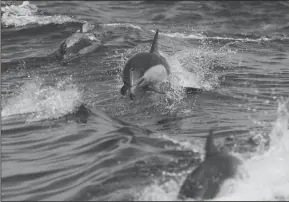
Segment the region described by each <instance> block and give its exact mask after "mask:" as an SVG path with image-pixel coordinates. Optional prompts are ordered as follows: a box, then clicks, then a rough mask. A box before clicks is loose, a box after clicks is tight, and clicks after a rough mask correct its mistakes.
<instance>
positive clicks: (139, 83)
mask: <svg viewBox="0 0 289 202" xmlns="http://www.w3.org/2000/svg"><path fill="white" fill-rule="evenodd" d="M158 34H159V30H158V29H157V31H156V33H155V36H154V39H153V42H152V46H151V50H150V52H142V53H137V54H135V55H133V56H132V57H131V58H130V59H129V60H128V61H127V62H126V64H125V66H124V68H123V72H122V76H123V77H122V79H123V83H124V84H123V86H122V88H121V90H120V93H121V95H123V96H124V95H125V94H126V92H127V91H129V96H130V99H131V100H133V99H134V98H135V93H136V91H137V89H143V90H152V91H156V92H159V91H160V90H159V89H158V86H157V85H158V84H159V83H161V82H164V81H166V80H167V78H168V76H169V75H170V73H171V70H170V69H171V68H170V66H169V64H168V62H167V61H166V59H165V58H164V57H163V56H162V55H161V54H159V52H158Z"/></svg>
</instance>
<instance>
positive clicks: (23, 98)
mask: <svg viewBox="0 0 289 202" xmlns="http://www.w3.org/2000/svg"><path fill="white" fill-rule="evenodd" d="M42 84H43V81H42V79H40V78H34V79H32V80H31V81H29V82H27V83H25V84H24V85H23V86H22V87H21V88H20V92H19V94H18V95H15V96H12V97H10V98H9V99H8V100H7V101H6V104H5V105H4V106H3V108H2V118H5V117H8V116H11V115H21V114H31V113H32V115H31V117H30V118H28V121H37V120H43V119H50V118H58V117H61V116H63V115H66V114H68V113H69V112H71V111H72V110H73V109H74V108H75V106H76V105H77V104H79V102H81V93H79V91H78V89H77V88H76V86H75V85H73V84H72V80H71V78H67V79H65V80H60V81H58V82H57V85H56V86H55V87H51V86H45V87H42Z"/></svg>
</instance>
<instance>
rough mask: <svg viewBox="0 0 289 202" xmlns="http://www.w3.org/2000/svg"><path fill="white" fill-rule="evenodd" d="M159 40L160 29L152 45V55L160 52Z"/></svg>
mask: <svg viewBox="0 0 289 202" xmlns="http://www.w3.org/2000/svg"><path fill="white" fill-rule="evenodd" d="M158 38H159V29H157V31H156V34H155V36H154V41H153V43H152V47H151V50H150V53H155V52H158Z"/></svg>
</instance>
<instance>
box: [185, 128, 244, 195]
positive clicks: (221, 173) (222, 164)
mask: <svg viewBox="0 0 289 202" xmlns="http://www.w3.org/2000/svg"><path fill="white" fill-rule="evenodd" d="M205 152H206V156H205V160H204V161H203V162H202V163H201V164H200V165H199V166H198V167H197V168H196V169H195V170H194V171H193V172H192V173H190V174H189V175H188V176H187V178H186V180H185V181H184V183H183V185H182V186H181V189H180V192H179V198H181V199H184V198H194V199H196V200H207V199H212V198H214V197H216V195H217V194H218V193H219V191H220V188H221V186H222V184H223V183H224V182H225V181H226V180H228V179H231V178H234V177H236V176H237V173H238V171H239V168H240V166H241V165H242V161H241V160H240V159H238V158H236V157H235V156H232V155H230V154H228V153H226V152H221V151H218V150H217V148H216V146H215V144H214V139H213V132H212V130H211V131H210V133H209V135H208V137H207V142H206V148H205Z"/></svg>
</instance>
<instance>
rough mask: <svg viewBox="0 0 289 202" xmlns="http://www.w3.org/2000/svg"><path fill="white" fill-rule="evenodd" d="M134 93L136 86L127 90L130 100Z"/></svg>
mask: <svg viewBox="0 0 289 202" xmlns="http://www.w3.org/2000/svg"><path fill="white" fill-rule="evenodd" d="M135 91H136V86H132V87H130V88H129V97H130V99H131V100H133V99H134V98H135Z"/></svg>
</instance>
